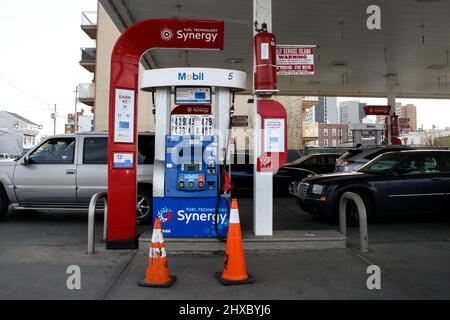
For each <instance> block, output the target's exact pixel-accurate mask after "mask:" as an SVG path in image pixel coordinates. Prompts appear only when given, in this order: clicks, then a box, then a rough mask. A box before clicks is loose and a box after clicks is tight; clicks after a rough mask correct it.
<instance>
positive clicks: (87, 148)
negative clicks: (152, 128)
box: [0, 132, 155, 221]
mask: <svg viewBox="0 0 450 320" xmlns="http://www.w3.org/2000/svg"><path fill="white" fill-rule="evenodd" d="M154 143H155V137H154V135H153V134H151V133H139V136H138V151H139V152H138V164H139V165H138V170H137V171H138V172H137V183H138V192H137V204H136V218H137V220H138V221H148V219H150V220H151V215H152V214H151V213H152V212H151V211H152V209H151V208H152V181H153V161H154ZM107 163H108V135H107V133H106V132H105V133H103V132H83V133H77V134H72V135H56V136H52V137H49V138H47V139H46V140H45V141H43V142H42V143H40V144H39V145H37V146H36V147H34V148H32V149H31V150H29V151H28V152H27V153H26V154H25V155H23V156H22V157H21V158H19V159H17V160H14V161H13V160H10V161H1V162H0V217H1V216H4V215H5V214H6V211H7V210H8V204H11V206H12V208H14V209H17V210H20V209H53V210H62V209H64V210H68V209H69V210H80V209H87V208H88V206H89V201H90V199H91V197H92V195H93V194H95V193H96V192H101V191H106V190H107V177H108V164H107Z"/></svg>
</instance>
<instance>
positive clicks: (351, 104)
mask: <svg viewBox="0 0 450 320" xmlns="http://www.w3.org/2000/svg"><path fill="white" fill-rule="evenodd" d="M365 105H366V104H365V103H360V102H359V101H357V100H351V101H343V102H341V103H340V104H339V121H338V123H340V124H351V123H361V121H362V119H363V118H365V116H366V115H365V114H364V106H365Z"/></svg>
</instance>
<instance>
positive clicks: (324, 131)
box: [323, 128, 328, 137]
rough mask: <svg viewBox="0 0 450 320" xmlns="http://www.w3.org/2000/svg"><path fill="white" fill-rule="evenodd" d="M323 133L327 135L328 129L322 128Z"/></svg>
mask: <svg viewBox="0 0 450 320" xmlns="http://www.w3.org/2000/svg"><path fill="white" fill-rule="evenodd" d="M323 135H324V136H325V137H328V129H327V128H325V129H323Z"/></svg>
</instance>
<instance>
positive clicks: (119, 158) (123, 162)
mask: <svg viewBox="0 0 450 320" xmlns="http://www.w3.org/2000/svg"><path fill="white" fill-rule="evenodd" d="M113 167H114V168H121V169H132V168H133V167H134V164H133V154H132V153H130V152H128V153H114V162H113Z"/></svg>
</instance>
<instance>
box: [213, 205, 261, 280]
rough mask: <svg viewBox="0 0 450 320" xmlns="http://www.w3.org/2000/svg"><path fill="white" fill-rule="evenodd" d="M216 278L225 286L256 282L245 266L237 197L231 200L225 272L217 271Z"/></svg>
mask: <svg viewBox="0 0 450 320" xmlns="http://www.w3.org/2000/svg"><path fill="white" fill-rule="evenodd" d="M216 278H217V280H219V282H220V283H221V284H223V285H224V286H226V285H233V284H245V283H253V282H254V280H253V277H252V276H251V275H250V274H248V273H247V268H246V267H245V257H244V247H243V245H242V234H241V223H240V222H239V209H238V202H237V199H233V200H232V202H231V211H230V220H229V225H228V237H227V246H226V250H225V263H224V268H223V272H222V273H220V272H217V273H216Z"/></svg>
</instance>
